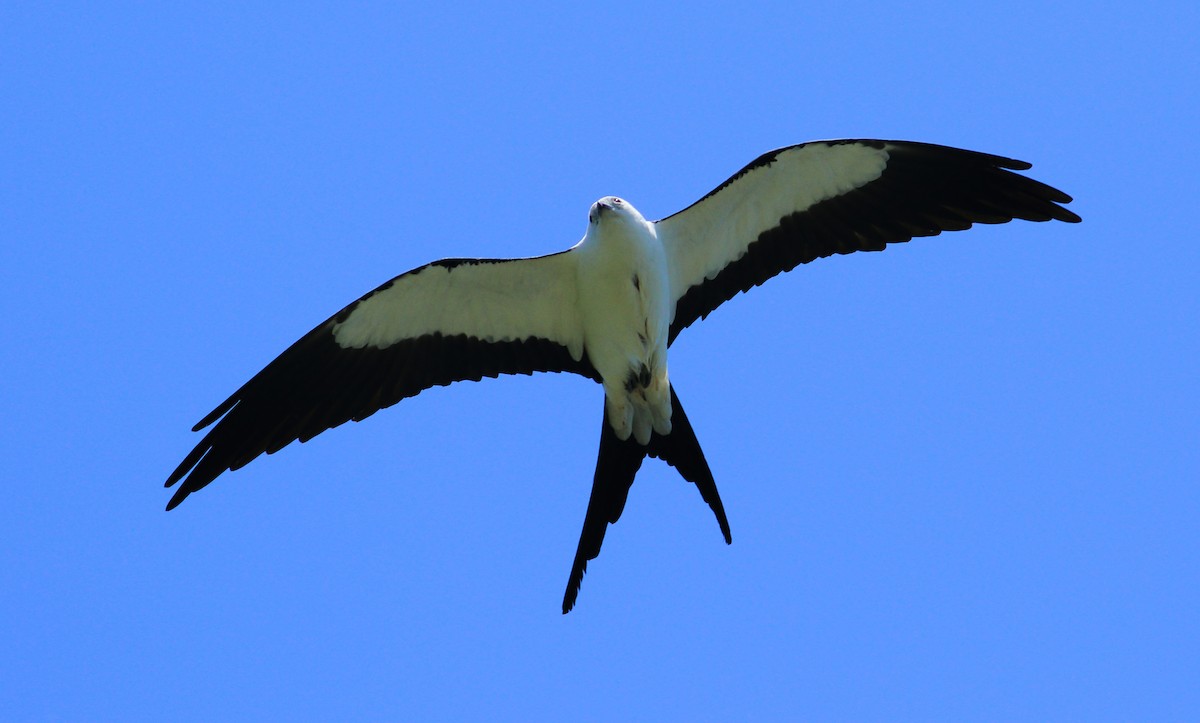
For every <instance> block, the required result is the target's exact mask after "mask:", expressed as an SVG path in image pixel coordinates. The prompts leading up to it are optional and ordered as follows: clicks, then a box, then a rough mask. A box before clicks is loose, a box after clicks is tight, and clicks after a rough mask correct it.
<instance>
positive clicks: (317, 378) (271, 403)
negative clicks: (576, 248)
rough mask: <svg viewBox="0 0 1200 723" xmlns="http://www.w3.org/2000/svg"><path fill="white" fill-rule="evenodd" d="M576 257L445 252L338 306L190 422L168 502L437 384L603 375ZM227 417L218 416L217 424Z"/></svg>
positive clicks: (565, 254)
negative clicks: (586, 327) (585, 317)
mask: <svg viewBox="0 0 1200 723" xmlns="http://www.w3.org/2000/svg"><path fill="white" fill-rule="evenodd" d="M577 294H578V291H577V284H576V272H575V258H574V256H573V255H572V254H571V252H570V251H564V252H561V253H557V254H551V255H549V256H541V257H538V258H532V259H497V260H488V259H447V260H442V261H436V262H434V263H431V264H428V265H426V266H422V267H420V268H417V269H414V270H412V271H409V272H408V273H405V274H402V275H400V276H397V277H396V278H394V279H392V280H391V281H389V282H387V283H386V284H384V285H382V286H380V287H379V288H377V289H375V290H374V291H372V292H370V293H369V294H367V295H366V296H363V297H362V298H360V299H359V300H358V301H355V302H354V303H353V304H350V305H349V306H347V307H346V308H344V309H342V310H341V311H339V312H338V313H337V314H334V315H333V316H332V317H330V318H329V319H327V320H326V321H325V322H323V323H322V324H321V325H319V326H318V327H317V328H315V329H313V330H312V331H310V332H309V333H308V334H305V335H304V337H302V338H301V339H300V340H299V341H297V342H296V343H295V344H293V345H292V346H291V347H289V348H288V349H287V350H286V351H285V352H283V353H282V354H280V355H279V357H278V358H276V359H275V360H274V361H272V362H271V363H270V364H268V365H267V366H266V368H264V369H263V370H262V371H260V372H259V373H258V374H256V375H255V376H254V378H252V379H251V380H250V381H248V382H246V383H245V384H244V385H242V387H241V388H240V389H238V390H237V391H236V392H234V393H233V395H231V396H230V397H229V398H228V399H226V400H225V401H224V402H222V403H221V404H220V405H219V406H218V407H217V408H216V409H214V410H213V411H212V412H210V413H209V414H208V415H207V416H206V417H204V419H202V420H200V422H199V423H198V424H197V425H196V426H195V427H193V431H199V430H201V429H203V428H204V427H207V426H208V425H210V424H212V423H213V422H216V426H214V427H213V428H212V429H211V430H209V431H208V433H207V434H205V436H204V438H203V439H202V440H201V441H200V443H199V444H197V445H196V447H195V449H193V450H192V452H191V453H190V454H188V455H187V457H186V458H185V459H184V460H183V462H182V463H180V465H179V466H178V467H177V468H176V469H175V471H174V472H173V473H171V476H170V477H169V478H168V479H167V482H166V486H167V487H170V486H171V485H173V484H175V483H176V482H179V481H180V480H183V484H181V485H180V487H179V489H178V490H177V491H176V492H175V495H174V496H173V497H172V498H171V501H170V502H169V503H168V505H167V509H168V510H169V509H172V508H173V507H175V506H176V505H178V504H179V503H180V502H182V501H183V499H184V498H185V497H187V496H188V495H189V494H191V493H192V492H195V491H196V490H198V489H200V488H202V487H204V486H205V485H207V484H208V483H209V482H212V481H213V480H214V479H216V477H217V476H218V475H220V474H221V473H222V472H224V471H225V470H234V469H238V468H239V467H242V466H243V465H245V464H247V463H248V462H250V461H251V460H253V459H254V458H255V457H258V456H259V455H260V454H262V453H264V452H266V453H267V454H271V453H273V452H276V451H278V450H279V449H281V448H283V447H284V446H286V445H287V444H289V443H291V442H292V441H294V440H297V439H299V440H300V441H301V442H305V441H308V440H309V439H311V438H312V437H314V436H316V435H317V434H320V433H321V432H323V431H324V430H326V429H329V428H331V427H336V426H338V425H340V424H342V423H344V422H347V421H349V420H351V419H353V420H354V421H361V420H363V419H365V418H367V417H369V416H370V415H372V414H374V413H375V412H376V411H378V410H380V409H382V408H384V407H388V406H391V405H393V404H395V403H396V402H398V401H400V400H401V399H404V398H405V397H411V396H414V395H416V394H417V393H419V392H421V391H422V390H424V389H427V388H429V387H432V386H436V385H445V384H450V383H452V382H456V381H460V380H473V381H474V380H479V379H481V378H483V377H495V376H498V375H500V374H531V373H533V372H535V371H549V372H575V373H578V374H582V375H584V376H587V377H589V378H593V379H597V380H598V376H597V374H596V372H595V370H594V369H593V368H592V365H591V363H590V362H588V361H587V358H586V357H585V355H584V349H583V331H582V324H581V321H580V319H579V315H578V311H577V309H578V303H577V298H576V297H577ZM218 420H219V421H218Z"/></svg>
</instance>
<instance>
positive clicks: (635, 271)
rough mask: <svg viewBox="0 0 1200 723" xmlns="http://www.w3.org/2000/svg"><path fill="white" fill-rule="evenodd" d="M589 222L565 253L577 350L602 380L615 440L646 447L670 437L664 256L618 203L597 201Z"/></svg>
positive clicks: (647, 230)
mask: <svg viewBox="0 0 1200 723" xmlns="http://www.w3.org/2000/svg"><path fill="white" fill-rule="evenodd" d="M590 219H591V220H590V223H589V225H588V232H587V234H586V235H585V236H584V238H583V241H581V242H580V243H579V245H578V246H576V247H575V249H573V252H574V253H573V255H575V256H576V257H577V259H578V261H579V263H578V264H577V265H576V269H577V274H578V289H579V309H580V316H581V319H580V321H581V322H582V325H583V338H584V349H585V351H586V353H587V356H588V359H589V360H590V361H591V363H592V366H593V367H595V368H596V371H597V372H599V373H600V377H601V378H602V379H603V383H604V396H605V411H606V413H607V417H608V423H609V424H611V425H612V427H613V430H614V431H615V432H616V435H617V437H618V438H619V439H622V440H625V439H629V437H630V436H631V435H632V436H633V437H634V438H635V439H636V440H637V441H638V442H639V443H641V444H648V443H649V442H650V434H651V431H654V432H657V433H659V434H661V435H666V434H670V432H671V392H670V384H669V380H668V376H667V339H668V333H669V330H670V325H671V311H672V306H673V305H672V302H671V297H670V289H671V284H670V278H669V276H668V267H667V256H666V252H665V250H664V249H663V247H662V244H661V243H660V242H659V239H658V236H657V235H656V233H655V229H654V225H653V224H652V223H650V222H648V221H646V220H645V219H644V218H643V217H642V215H641V214H640V213H638V212H637V210H636V209H634V208H633V207H632V206H630V205H629V204H628V203H625V202H624V201H621V200H620V199H616V198H613V197H611V196H610V197H608V198H604V199H601V200H600V201H598V202H597V203H596V204H595V205H594V206H593V207H592V213H591V215H590Z"/></svg>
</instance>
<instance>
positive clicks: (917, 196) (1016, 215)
mask: <svg viewBox="0 0 1200 723" xmlns="http://www.w3.org/2000/svg"><path fill="white" fill-rule="evenodd" d="M821 143H827V144H828V145H842V144H862V145H866V146H870V147H874V148H886V149H887V151H888V161H887V165H886V167H885V168H884V170H883V172H882V174H881V175H880V176H879V178H877V179H875V180H873V181H870V182H868V183H866V184H864V185H862V186H860V187H858V188H855V189H853V190H850V191H846V192H845V193H842V194H840V195H836V196H833V197H831V198H826V199H825V200H822V201H820V202H818V203H816V204H813V205H812V206H809V207H808V208H805V209H803V210H801V211H798V212H795V213H792V214H789V215H786V216H784V217H783V218H781V219H779V222H778V224H776V225H775V226H774V227H773V228H769V229H767V230H765V231H763V232H762V233H760V234H759V236H758V238H757V239H756V240H754V241H753V242H751V243H750V244H749V246H748V247H747V249H746V252H745V253H744V254H743V255H742V256H741V257H740V258H738V259H737V260H736V261H734V262H732V263H730V264H728V265H727V266H725V268H723V269H722V270H721V271H720V272H719V273H717V274H716V275H715V276H714V277H713V278H710V279H707V280H705V281H703V282H702V283H699V284H696V285H693V286H691V287H690V288H688V289H687V290H686V291H685V292H684V293H683V295H682V296H680V298H679V299H678V301H677V302H676V307H675V318H674V320H673V321H672V323H671V329H670V336H669V339H670V341H674V340H675V337H677V336H678V335H679V333H680V332H681V331H683V330H684V329H685V328H687V327H688V326H690V325H691V324H692V323H694V322H695V321H697V320H698V319H702V318H705V317H707V316H708V315H709V314H710V313H712V311H713V310H715V309H716V308H717V307H718V306H720V305H721V304H723V303H724V302H726V301H728V300H729V299H732V298H733V297H734V296H736V295H737V294H739V293H741V292H744V291H748V290H750V289H751V288H753V287H755V286H759V285H761V284H762V283H764V282H766V281H767V280H768V279H770V278H772V277H774V276H776V275H778V274H781V273H783V272H786V271H790V270H792V269H793V268H795V267H796V266H798V265H799V264H805V263H809V262H810V261H813V260H815V259H818V258H824V257H827V256H832V255H834V254H849V253H853V252H855V251H882V250H883V249H884V248H885V247H886V246H887V245H888V244H893V243H903V242H905V241H908V240H910V239H912V238H915V237H918V236H936V235H938V234H940V233H941V232H943V231H962V230H966V229H968V228H970V227H971V226H972V225H973V224H976V223H984V224H1001V223H1007V222H1009V221H1012V220H1013V219H1021V220H1025V221H1037V222H1041V221H1051V220H1055V221H1063V222H1066V223H1078V222H1080V221H1081V219H1080V217H1079V216H1078V215H1077V214H1075V213H1073V212H1072V211H1070V210H1068V209H1066V208H1063V207H1062V206H1061V205H1059V204H1065V203H1070V202H1071V201H1072V198H1071V196H1069V195H1067V194H1066V193H1063V192H1062V191H1060V190H1058V189H1056V188H1054V187H1052V186H1049V185H1047V184H1045V183H1042V182H1040V181H1037V180H1034V179H1032V178H1029V177H1028V176H1023V175H1021V174H1019V173H1014V172H1013V171H1025V170H1028V169H1030V168H1032V164H1030V163H1027V162H1025V161H1019V160H1016V159H1012V158H1006V157H1004V156H997V155H992V154H988V153H980V152H978V151H968V150H962V149H958V148H951V147H949V146H940V145H935V144H930V143H917V142H911V141H876V140H862V139H848V140H841V141H822V142H821ZM804 145H812V144H804ZM792 148H797V146H793V147H792ZM787 150H790V149H788V148H785V149H780V150H777V151H772V152H770V153H767V154H764V155H762V156H760V157H759V158H758V159H756V160H754V161H753V162H751V163H750V164H749V165H747V166H746V167H745V168H743V169H742V170H740V171H738V172H737V173H736V174H734V175H733V176H732V177H730V178H729V179H728V180H727V181H725V182H724V183H722V184H721V185H720V186H718V187H717V188H716V189H714V190H713V191H711V192H709V193H708V194H706V195H705V196H704V197H703V198H702V199H701V201H704V200H705V199H708V198H710V197H712V196H715V195H716V194H718V193H719V192H720V191H722V190H723V189H725V188H727V187H729V186H731V185H733V184H734V183H736V182H737V180H738V179H740V178H741V177H743V176H745V175H746V174H748V173H750V172H753V171H756V170H757V169H759V168H760V167H764V166H770V165H771V164H772V163H773V162H774V161H775V159H776V158H777V157H778V156H779V155H780V154H781V153H783V152H784V151H787ZM701 201H697V202H696V203H695V204H692V206H696V205H697V204H699V203H700V202H701ZM692 206H689V207H688V208H691V207H692ZM686 211H687V209H684V211H681V212H679V214H681V213H685V212H686ZM679 214H674V216H678V215H679ZM668 218H672V217H668ZM663 220H664V221H665V220H667V219H663Z"/></svg>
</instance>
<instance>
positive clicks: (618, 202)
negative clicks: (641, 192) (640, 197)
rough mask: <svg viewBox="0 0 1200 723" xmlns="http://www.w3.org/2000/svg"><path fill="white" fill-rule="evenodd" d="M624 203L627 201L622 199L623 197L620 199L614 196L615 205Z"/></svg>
mask: <svg viewBox="0 0 1200 723" xmlns="http://www.w3.org/2000/svg"><path fill="white" fill-rule="evenodd" d="M622 203H625V202H624V201H622V200H621V199H619V198H614V199H613V205H615V206H620V205H621V204H622Z"/></svg>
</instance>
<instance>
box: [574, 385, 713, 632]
mask: <svg viewBox="0 0 1200 723" xmlns="http://www.w3.org/2000/svg"><path fill="white" fill-rule="evenodd" d="M647 455H649V456H651V457H656V458H658V459H661V460H662V461H664V462H666V463H667V464H669V465H671V466H672V467H674V468H675V469H676V470H678V471H679V474H680V475H682V476H683V478H684V479H685V480H687V481H688V482H691V483H693V484H694V485H696V488H697V489H698V490H700V496H701V497H703V498H704V501H705V502H707V503H708V506H709V507H711V508H712V511H713V514H714V515H716V517H717V524H719V525H720V526H721V534H723V535H724V536H725V542H726V543H727V544H728V543H731V542H733V538H732V537H731V536H730V534H729V520H727V519H725V506H724V505H722V504H721V495H720V494H718V493H717V483H716V481H714V480H713V476H712V471H711V470H709V468H708V462H707V461H705V459H704V451H703V450H701V449H700V442H699V440H697V439H696V433H695V432H694V431H693V430H692V425H691V423H690V422H689V421H688V418H687V415H686V414H684V413H683V405H681V404H680V403H679V397H678V396H676V394H675V387H674V385H672V386H671V433H670V434H668V435H666V436H663V435H660V434H658V433H654V434H652V435H651V437H650V443H649V444H648V445H645V446H643V445H640V444H638V443H637V440H636V439H634V438H633V437H632V436H630V438H629V439H627V440H625V441H621V440H620V439H618V438H617V435H616V434H615V433H614V432H613V429H612V427H611V426H610V425H609V423H608V417H607V415H601V423H600V453H599V455H598V456H597V458H596V474H595V476H594V477H593V479H592V497H591V499H589V500H588V508H587V514H586V515H585V516H584V518H583V531H582V532H581V533H580V534H579V547H578V548H576V550H575V562H574V564H573V565H572V566H571V576H570V578H569V579H568V580H567V592H566V594H565V595H564V596H563V614H564V615H565V614H566V613H568V612H570V611H571V608H572V607H574V606H575V598H576V596H577V595H578V594H579V586H580V585H581V584H583V573H584V572H585V571H586V570H587V563H588V560H594V559H596V556H597V555H599V554H600V546H601V545H602V544H603V543H604V533H605V531H606V530H607V528H608V525H610V524H612V523H614V522H616V521H617V520H618V519H620V517H621V512H622V511H623V510H624V509H625V500H626V499H628V497H629V488H630V487H632V486H633V478H634V476H635V475H636V474H637V471H638V469H639V468H640V467H641V466H642V460H643V459H645V457H646V456H647Z"/></svg>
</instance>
